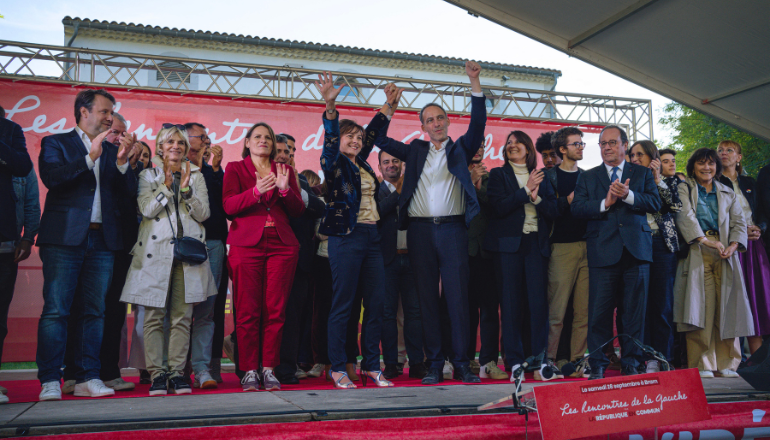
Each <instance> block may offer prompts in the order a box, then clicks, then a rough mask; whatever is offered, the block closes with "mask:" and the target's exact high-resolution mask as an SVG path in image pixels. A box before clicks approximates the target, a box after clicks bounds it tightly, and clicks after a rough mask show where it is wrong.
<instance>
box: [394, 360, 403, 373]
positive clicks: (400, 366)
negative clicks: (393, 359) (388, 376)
mask: <svg viewBox="0 0 770 440" xmlns="http://www.w3.org/2000/svg"><path fill="white" fill-rule="evenodd" d="M396 368H398V375H399V376H401V375H402V374H404V363H403V362H399V363H397V364H396Z"/></svg>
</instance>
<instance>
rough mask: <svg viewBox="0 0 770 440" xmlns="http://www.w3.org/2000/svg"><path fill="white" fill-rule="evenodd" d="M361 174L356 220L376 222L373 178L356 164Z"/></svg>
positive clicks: (378, 216) (377, 218)
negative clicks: (359, 199) (359, 204)
mask: <svg viewBox="0 0 770 440" xmlns="http://www.w3.org/2000/svg"><path fill="white" fill-rule="evenodd" d="M358 172H359V174H360V175H361V206H360V207H359V209H358V222H376V221H378V220H379V219H380V214H379V213H378V212H377V202H376V201H375V200H374V196H375V194H374V189H375V188H376V185H375V182H374V178H373V177H372V175H371V174H369V172H367V171H366V170H364V169H363V168H361V167H360V166H358Z"/></svg>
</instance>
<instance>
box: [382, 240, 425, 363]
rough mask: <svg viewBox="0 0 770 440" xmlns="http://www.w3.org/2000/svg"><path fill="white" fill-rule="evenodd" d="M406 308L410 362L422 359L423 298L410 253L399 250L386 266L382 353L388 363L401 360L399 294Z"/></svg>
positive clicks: (405, 331) (407, 344)
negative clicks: (398, 319) (399, 355)
mask: <svg viewBox="0 0 770 440" xmlns="http://www.w3.org/2000/svg"><path fill="white" fill-rule="evenodd" d="M399 296H400V297H401V307H402V308H403V310H404V342H405V344H406V353H407V355H408V356H409V364H410V365H415V364H419V363H422V361H423V360H424V358H425V355H424V354H423V352H422V319H421V318H420V298H419V297H418V296H417V286H416V285H415V282H414V272H412V267H411V265H410V263H409V255H408V254H396V256H395V257H393V261H391V262H390V264H388V265H387V266H385V306H384V307H383V312H382V357H383V360H384V361H385V365H395V364H396V363H398V324H397V323H396V315H397V314H398V298H399Z"/></svg>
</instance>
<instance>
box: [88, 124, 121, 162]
mask: <svg viewBox="0 0 770 440" xmlns="http://www.w3.org/2000/svg"><path fill="white" fill-rule="evenodd" d="M110 132H111V131H110V130H107V131H103V132H101V133H99V135H98V136H96V137H95V138H94V140H92V141H91V151H90V152H89V153H88V155H89V156H91V160H92V161H94V162H96V159H98V158H99V156H101V155H102V142H104V139H106V138H107V136H109V135H110ZM124 163H125V162H124Z"/></svg>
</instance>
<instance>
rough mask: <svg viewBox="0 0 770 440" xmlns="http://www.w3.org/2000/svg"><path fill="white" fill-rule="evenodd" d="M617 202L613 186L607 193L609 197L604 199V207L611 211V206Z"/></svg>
mask: <svg viewBox="0 0 770 440" xmlns="http://www.w3.org/2000/svg"><path fill="white" fill-rule="evenodd" d="M617 201H618V198H617V197H616V196H615V194H613V192H612V185H610V189H609V190H608V191H607V197H606V198H605V199H604V207H605V208H607V209H609V208H610V206H612V205H614V204H615V202H617Z"/></svg>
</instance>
